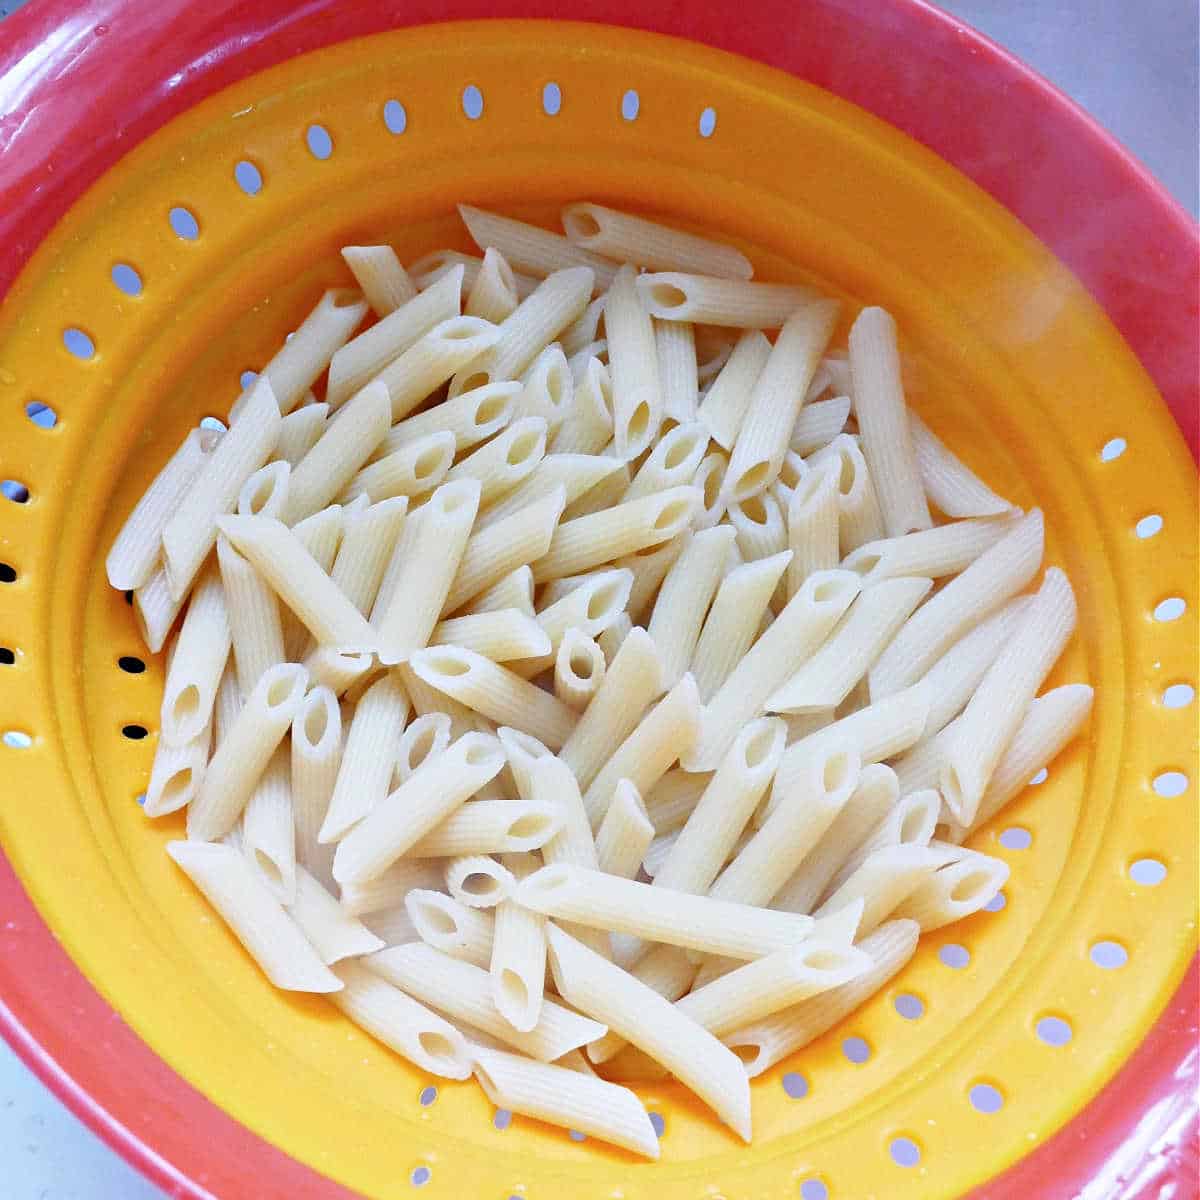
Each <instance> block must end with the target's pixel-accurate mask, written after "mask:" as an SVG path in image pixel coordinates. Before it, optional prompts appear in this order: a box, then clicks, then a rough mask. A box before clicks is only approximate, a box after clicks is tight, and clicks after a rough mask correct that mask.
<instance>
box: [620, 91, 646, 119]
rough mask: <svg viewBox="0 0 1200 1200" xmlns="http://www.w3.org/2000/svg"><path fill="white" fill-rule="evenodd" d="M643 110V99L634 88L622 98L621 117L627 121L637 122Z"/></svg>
mask: <svg viewBox="0 0 1200 1200" xmlns="http://www.w3.org/2000/svg"><path fill="white" fill-rule="evenodd" d="M641 108H642V98H641V96H639V95H638V94H637V92H636V91H634V90H633V88H630V89H629V91H627V92H626V93H625V95H623V96H622V97H621V116H622V117H624V119H625V120H626V121H636V120H637V118H638V113H639V112H640V111H641Z"/></svg>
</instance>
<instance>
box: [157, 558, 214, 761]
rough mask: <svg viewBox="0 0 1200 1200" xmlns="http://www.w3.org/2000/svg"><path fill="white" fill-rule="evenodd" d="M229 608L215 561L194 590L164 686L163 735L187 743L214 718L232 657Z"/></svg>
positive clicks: (171, 742)
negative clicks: (223, 677)
mask: <svg viewBox="0 0 1200 1200" xmlns="http://www.w3.org/2000/svg"><path fill="white" fill-rule="evenodd" d="M229 647H230V629H229V609H228V605H227V603H226V599H225V589H224V587H223V586H222V584H221V576H220V573H219V572H218V571H217V568H216V566H215V565H212V566H209V567H208V568H207V569H206V570H205V571H204V572H203V574H202V575H201V576H200V578H199V580H198V581H197V583H196V586H195V587H194V588H193V589H192V596H191V601H190V603H189V604H188V610H187V614H186V615H185V616H184V618H183V625H182V626H181V627H180V630H179V636H178V637H177V638H176V639H175V647H174V652H173V653H172V656H171V663H170V666H169V667H168V669H167V678H166V683H165V684H164V686H163V699H162V712H161V726H160V737H161V738H162V739H163V741H165V742H166V743H167V744H168V745H170V746H183V745H185V744H186V743H187V742H190V741H193V740H194V739H195V738H197V737H199V736H200V734H201V733H202V732H203V731H204V728H205V726H206V725H208V723H209V722H210V721H211V720H212V711H213V704H214V703H215V702H216V698H217V686H218V685H219V684H220V682H221V676H222V674H223V673H224V671H225V663H226V660H227V659H228V658H229Z"/></svg>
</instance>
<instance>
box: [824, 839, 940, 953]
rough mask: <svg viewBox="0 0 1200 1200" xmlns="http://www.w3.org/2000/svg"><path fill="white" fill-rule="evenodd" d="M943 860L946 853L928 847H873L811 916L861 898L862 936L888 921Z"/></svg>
mask: <svg viewBox="0 0 1200 1200" xmlns="http://www.w3.org/2000/svg"><path fill="white" fill-rule="evenodd" d="M945 863H946V855H945V853H944V852H942V851H939V850H935V849H933V848H931V847H929V846H910V845H899V846H887V847H885V848H884V849H882V850H876V851H875V852H874V853H873V854H871V855H869V856H868V857H867V858H866V859H865V860H864V861H863V863H862V865H861V866H860V867H858V868H857V870H855V871H854V873H853V874H852V875H850V877H849V878H848V879H847V880H846V881H845V883H843V884H841V886H840V887H838V888H837V890H836V891H834V893H833V895H831V896H830V897H829V898H828V899H827V900H825V901H824V902H823V903H822V905H821V907H820V908H818V909H817V911H816V912H815V913H814V916H816V917H818V918H821V917H825V916H828V915H829V914H831V913H835V912H837V911H838V910H839V909H840V908H844V907H845V906H846V905H847V904H850V903H853V902H854V901H856V900H863V901H864V902H865V907H864V909H863V915H862V917H861V919H860V920H859V924H858V929H859V933H860V934H861V935H862V936H865V935H867V934H869V933H871V932H872V931H873V930H874V929H876V928H877V927H878V926H879V925H880V924H882V923H883V922H884V921H885V920H887V918H888V917H889V916H890V915H891V914H892V913H893V912H894V911H895V910H896V908H897V906H898V905H899V904H901V903H902V902H903V901H904V900H905V899H906V898H907V897H908V896H910V895H911V894H912V893H913V892H914V891H916V889H917V887H918V886H920V884H921V883H922V882H923V881H924V880H925V879H927V878H928V877H929V876H931V875H932V874H933V873H934V871H936V870H937V869H938V867H940V866H943V865H945Z"/></svg>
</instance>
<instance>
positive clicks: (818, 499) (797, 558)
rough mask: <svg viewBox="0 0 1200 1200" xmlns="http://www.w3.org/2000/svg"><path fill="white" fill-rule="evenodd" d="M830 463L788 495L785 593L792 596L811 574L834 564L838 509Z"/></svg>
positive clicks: (835, 481) (804, 480)
mask: <svg viewBox="0 0 1200 1200" xmlns="http://www.w3.org/2000/svg"><path fill="white" fill-rule="evenodd" d="M838 499H839V497H838V473H837V470H836V469H835V467H834V464H832V463H829V464H826V465H825V466H824V467H822V468H818V469H816V470H813V471H811V472H809V474H808V475H806V476H805V477H804V478H803V479H801V480H800V481H799V482H798V483H797V484H796V487H795V490H794V491H793V492H792V497H791V500H790V501H789V503H788V510H787V537H788V549H789V550H791V552H792V558H791V562H789V563H788V573H787V590H788V595H789V596H794V595H795V594H796V592H797V591H799V589H800V586H801V585H802V584H803V583H804V581H805V580H806V579H807V578H808V577H809V576H810V575H811V574H812V573H813V572H814V571H828V570H830V569H831V568H833V567H836V566H837V565H838V558H839V525H840V509H839V504H838Z"/></svg>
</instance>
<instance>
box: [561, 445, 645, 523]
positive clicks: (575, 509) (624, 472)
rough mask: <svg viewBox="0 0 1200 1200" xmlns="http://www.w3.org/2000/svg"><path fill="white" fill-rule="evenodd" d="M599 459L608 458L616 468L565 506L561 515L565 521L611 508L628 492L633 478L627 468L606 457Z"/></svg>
mask: <svg viewBox="0 0 1200 1200" xmlns="http://www.w3.org/2000/svg"><path fill="white" fill-rule="evenodd" d="M599 457H601V458H609V459H610V461H612V462H616V463H617V465H616V468H615V469H613V470H608V471H606V472H605V473H604V475H603V477H602V478H601V480H600V482H599V483H597V484H594V485H593V486H592V487H590V488H588V490H587V491H586V492H584V493H583V495H582V496H580V497H579V499H578V500H576V501H575V502H574V503H572V504H568V505H567V511H566V512H565V513H564V514H563V516H564V518H565V519H566V520H568V521H574V520H575V519H576V518H577V517H586V516H589V515H591V514H592V513H596V512H601V511H603V510H604V509H606V508H611V507H612V505H614V504H617V503H619V501H620V499H621V497H622V496H624V495H625V493H626V492H627V491H628V490H629V484H630V481H631V480H632V478H633V476H632V475H631V474H630V471H629V466H628V465H627V464H626V463H623V462H618V461H617V460H616V459H615V458H611V457H610V456H608V455H600V456H599Z"/></svg>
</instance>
